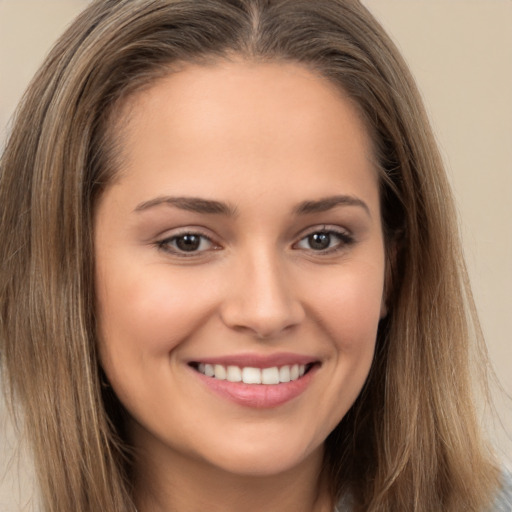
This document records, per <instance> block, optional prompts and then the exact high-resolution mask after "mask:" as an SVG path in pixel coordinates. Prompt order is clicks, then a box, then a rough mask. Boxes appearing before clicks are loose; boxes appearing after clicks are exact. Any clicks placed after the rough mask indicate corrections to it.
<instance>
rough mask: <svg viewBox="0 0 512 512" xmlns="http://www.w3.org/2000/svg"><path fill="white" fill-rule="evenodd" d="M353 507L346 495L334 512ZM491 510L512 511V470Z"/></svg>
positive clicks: (504, 474)
mask: <svg viewBox="0 0 512 512" xmlns="http://www.w3.org/2000/svg"><path fill="white" fill-rule="evenodd" d="M351 509H352V507H351V506H350V500H349V499H348V497H345V498H344V499H342V500H340V502H339V503H338V505H337V506H336V508H335V510H334V512H341V511H349V510H351ZM489 512H512V472H509V471H504V472H503V475H502V481H501V486H500V489H499V491H498V494H497V495H496V499H495V500H494V503H493V505H492V507H491V509H490V511H489Z"/></svg>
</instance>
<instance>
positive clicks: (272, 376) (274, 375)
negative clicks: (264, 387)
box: [261, 366, 280, 384]
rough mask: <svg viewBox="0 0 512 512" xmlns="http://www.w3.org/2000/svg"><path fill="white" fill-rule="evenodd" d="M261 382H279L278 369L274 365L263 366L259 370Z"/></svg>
mask: <svg viewBox="0 0 512 512" xmlns="http://www.w3.org/2000/svg"><path fill="white" fill-rule="evenodd" d="M261 382H262V383H263V384H279V382H280V381H279V370H278V368H277V367H276V366H274V367H273V368H263V370H261Z"/></svg>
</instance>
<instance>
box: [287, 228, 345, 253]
mask: <svg viewBox="0 0 512 512" xmlns="http://www.w3.org/2000/svg"><path fill="white" fill-rule="evenodd" d="M353 241H354V239H353V238H352V236H351V235H349V234H348V233H345V232H341V231H335V230H328V229H322V230H319V231H314V232H313V233H309V234H308V235H307V236H305V237H304V238H302V239H301V240H299V241H298V242H297V244H296V247H297V248H299V249H306V250H308V251H314V252H333V251H336V250H338V249H341V248H343V247H344V246H346V245H349V244H351V243H353Z"/></svg>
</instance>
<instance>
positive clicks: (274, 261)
mask: <svg viewBox="0 0 512 512" xmlns="http://www.w3.org/2000/svg"><path fill="white" fill-rule="evenodd" d="M235 267H236V268H235V269H234V272H233V281H232V283H230V285H229V286H228V289H229V293H228V295H227V297H226V299H225V303H224V305H223V306H224V307H223V319H224V322H225V323H226V324H227V325H229V326H230V327H231V328H235V329H239V330H247V331H251V332H252V333H253V334H255V335H256V336H257V337H260V338H267V337H270V336H275V335H277V334H279V333H280V332H282V331H283V330H286V329H287V328H290V327H292V326H294V325H297V324H298V323H300V321H301V320H302V318H303V316H304V312H303V309H302V304H301V301H300V298H299V297H298V295H297V294H296V289H295V287H294V286H293V282H292V280H291V279H290V277H291V276H290V275H289V272H288V270H287V265H286V262H285V261H284V260H283V257H282V256H281V255H280V254H279V251H277V250H276V249H275V248H273V247H272V246H271V244H266V245H263V244H259V245H258V246H257V247H252V248H248V249H247V250H246V251H244V252H243V253H242V254H240V256H239V257H238V258H237V262H236V265H235Z"/></svg>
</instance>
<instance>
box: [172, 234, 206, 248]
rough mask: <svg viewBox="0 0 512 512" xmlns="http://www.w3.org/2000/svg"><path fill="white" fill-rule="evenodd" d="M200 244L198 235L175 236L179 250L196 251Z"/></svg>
mask: <svg viewBox="0 0 512 512" xmlns="http://www.w3.org/2000/svg"><path fill="white" fill-rule="evenodd" d="M200 244H201V237H200V236H198V235H182V236H179V237H178V238H176V247H178V249H179V250H180V251H189V252H190V251H196V250H197V249H199V245H200Z"/></svg>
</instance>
